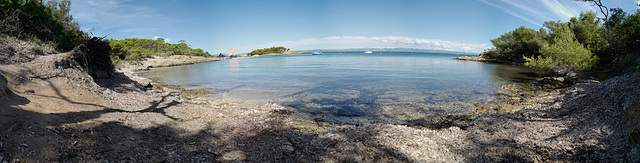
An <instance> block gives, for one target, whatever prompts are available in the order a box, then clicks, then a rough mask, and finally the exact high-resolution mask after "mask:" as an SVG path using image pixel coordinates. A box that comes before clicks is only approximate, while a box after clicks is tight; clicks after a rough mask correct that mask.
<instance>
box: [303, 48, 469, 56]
mask: <svg viewBox="0 0 640 163" xmlns="http://www.w3.org/2000/svg"><path fill="white" fill-rule="evenodd" d="M367 50H371V51H373V52H420V53H444V54H463V55H478V53H469V52H459V51H446V50H429V49H413V48H354V49H312V50H297V51H300V52H364V51H367Z"/></svg>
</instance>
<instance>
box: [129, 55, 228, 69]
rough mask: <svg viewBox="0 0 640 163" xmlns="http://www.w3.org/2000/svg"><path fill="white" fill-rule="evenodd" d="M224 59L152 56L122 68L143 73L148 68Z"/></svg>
mask: <svg viewBox="0 0 640 163" xmlns="http://www.w3.org/2000/svg"><path fill="white" fill-rule="evenodd" d="M222 59H224V58H220V57H214V58H209V57H200V56H186V55H172V56H168V57H160V56H154V57H153V58H148V59H145V60H143V61H139V62H135V63H134V62H132V63H127V64H126V65H124V67H129V68H132V69H133V70H134V71H144V70H149V69H150V68H157V67H171V66H181V65H189V64H195V63H205V62H213V61H219V60H222Z"/></svg>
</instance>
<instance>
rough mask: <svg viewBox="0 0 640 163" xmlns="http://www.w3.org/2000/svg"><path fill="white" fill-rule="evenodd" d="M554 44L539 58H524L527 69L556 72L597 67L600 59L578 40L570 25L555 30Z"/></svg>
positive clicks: (565, 24) (543, 51)
mask: <svg viewBox="0 0 640 163" xmlns="http://www.w3.org/2000/svg"><path fill="white" fill-rule="evenodd" d="M555 30H556V31H557V33H555V37H554V38H553V42H554V43H553V44H551V45H548V46H544V47H542V49H541V50H540V54H541V55H539V56H537V57H533V56H532V57H524V60H526V63H525V64H524V65H525V66H527V67H530V68H535V69H546V70H555V71H566V70H588V69H592V68H594V67H595V65H596V64H597V63H598V59H599V58H598V57H597V56H593V55H592V53H591V51H589V50H588V49H586V48H584V46H583V45H582V44H580V42H579V41H578V40H577V39H576V37H575V34H574V33H573V32H572V30H571V28H570V27H569V25H568V23H563V24H562V26H559V28H556V29H555Z"/></svg>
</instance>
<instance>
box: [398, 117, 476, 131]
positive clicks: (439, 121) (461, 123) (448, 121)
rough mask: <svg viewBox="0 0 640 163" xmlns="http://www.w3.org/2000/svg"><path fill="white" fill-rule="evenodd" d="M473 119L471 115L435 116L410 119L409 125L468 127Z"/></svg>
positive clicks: (437, 127)
mask: <svg viewBox="0 0 640 163" xmlns="http://www.w3.org/2000/svg"><path fill="white" fill-rule="evenodd" d="M472 120H473V117H471V116H470V115H447V116H434V117H425V118H419V119H414V120H410V121H409V125H411V126H422V127H427V128H431V129H441V128H449V127H453V126H457V127H459V128H461V129H466V128H467V127H469V126H470V125H471V121H472Z"/></svg>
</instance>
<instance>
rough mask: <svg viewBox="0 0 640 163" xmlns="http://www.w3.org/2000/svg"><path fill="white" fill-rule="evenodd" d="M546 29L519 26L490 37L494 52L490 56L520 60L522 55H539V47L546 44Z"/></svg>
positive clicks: (514, 60)
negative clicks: (496, 36)
mask: <svg viewBox="0 0 640 163" xmlns="http://www.w3.org/2000/svg"><path fill="white" fill-rule="evenodd" d="M546 36H547V34H546V31H544V30H542V29H541V30H540V31H536V30H533V29H530V28H526V27H524V26H521V27H519V28H517V29H515V30H513V31H511V32H508V33H505V34H503V35H501V36H500V37H498V38H495V39H492V40H491V42H492V43H493V46H495V48H496V49H495V52H491V53H490V54H491V56H493V57H495V58H496V59H501V60H509V61H513V62H522V60H521V59H522V58H523V57H531V56H538V55H540V52H539V51H540V48H542V47H544V46H546V45H548V42H547V41H546V39H545V37H546Z"/></svg>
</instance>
